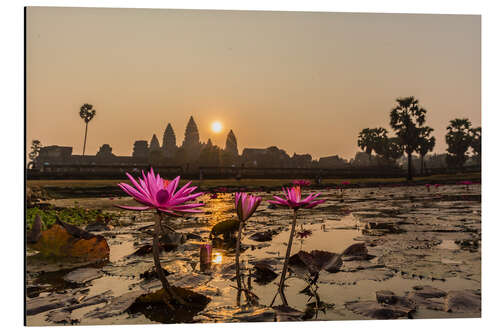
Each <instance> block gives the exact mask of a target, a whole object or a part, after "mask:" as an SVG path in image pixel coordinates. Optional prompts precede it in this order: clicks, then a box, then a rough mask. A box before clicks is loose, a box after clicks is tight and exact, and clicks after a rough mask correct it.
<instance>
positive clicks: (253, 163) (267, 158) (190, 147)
mask: <svg viewBox="0 0 500 333" xmlns="http://www.w3.org/2000/svg"><path fill="white" fill-rule="evenodd" d="M144 164H149V165H156V166H182V167H183V168H186V167H187V168H197V167H199V166H204V167H218V166H226V167H228V166H229V167H231V166H233V167H234V166H237V167H242V166H244V167H267V168H283V167H292V168H310V167H314V166H324V167H337V168H338V167H343V166H347V165H348V162H347V161H346V160H344V159H342V158H340V157H338V156H329V157H324V158H321V159H320V160H319V161H313V160H312V157H311V155H309V154H301V155H300V154H293V156H289V155H288V154H287V152H286V151H284V150H283V149H279V148H278V147H275V146H271V147H268V148H245V149H243V151H242V153H241V155H240V154H239V151H238V141H237V139H236V135H235V134H234V132H233V130H230V131H229V133H228V134H227V138H226V144H225V147H224V148H221V147H218V146H216V145H214V144H213V143H212V141H211V140H210V139H208V140H207V141H206V142H201V141H200V135H199V132H198V126H197V125H196V122H195V121H194V119H193V117H192V116H191V117H190V118H189V121H188V123H187V126H186V130H185V131H184V140H183V141H182V144H181V145H180V146H178V145H177V138H176V135H175V132H174V129H173V127H172V125H171V124H170V123H169V124H167V127H166V128H165V131H164V132H163V137H162V141H161V145H160V141H159V140H158V137H157V136H156V134H153V136H152V138H151V140H150V141H149V143H148V141H146V140H138V141H135V142H134V146H133V149H132V155H131V156H117V155H115V154H113V149H112V147H111V146H110V145H109V144H103V145H102V146H101V147H100V148H99V151H98V152H97V154H96V155H86V156H82V155H75V154H73V147H62V146H47V147H42V148H41V149H40V153H39V155H38V158H37V159H36V161H35V163H34V167H35V168H39V169H43V168H44V166H54V165H109V166H112V165H116V166H119V165H129V166H130V165H144Z"/></svg>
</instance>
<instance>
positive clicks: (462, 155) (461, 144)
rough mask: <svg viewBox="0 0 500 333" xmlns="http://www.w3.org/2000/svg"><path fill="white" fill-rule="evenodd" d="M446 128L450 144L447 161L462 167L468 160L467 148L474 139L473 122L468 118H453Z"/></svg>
mask: <svg viewBox="0 0 500 333" xmlns="http://www.w3.org/2000/svg"><path fill="white" fill-rule="evenodd" d="M446 129H447V130H448V133H446V136H445V139H446V143H447V144H448V149H447V151H448V154H447V155H446V163H447V164H448V165H449V166H453V167H459V168H461V167H462V166H463V165H464V163H465V161H467V157H468V156H467V150H469V148H470V147H471V143H472V141H473V135H472V133H471V130H472V129H471V122H470V121H469V119H467V118H462V119H458V118H457V119H453V120H450V125H448V127H446Z"/></svg>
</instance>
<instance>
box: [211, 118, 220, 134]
mask: <svg viewBox="0 0 500 333" xmlns="http://www.w3.org/2000/svg"><path fill="white" fill-rule="evenodd" d="M212 131H213V132H215V133H219V132H220V131H222V124H221V123H220V122H219V121H214V122H213V123H212Z"/></svg>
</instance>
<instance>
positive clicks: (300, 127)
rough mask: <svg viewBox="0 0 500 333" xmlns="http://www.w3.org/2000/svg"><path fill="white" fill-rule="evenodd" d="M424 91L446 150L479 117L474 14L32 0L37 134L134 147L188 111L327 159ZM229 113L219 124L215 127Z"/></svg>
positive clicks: (206, 122) (31, 92)
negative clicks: (451, 132) (91, 113)
mask: <svg viewBox="0 0 500 333" xmlns="http://www.w3.org/2000/svg"><path fill="white" fill-rule="evenodd" d="M405 96H415V97H417V98H418V99H419V101H420V104H421V106H422V107H424V108H425V109H427V111H428V113H427V125H428V126H431V127H433V128H434V129H435V131H434V135H435V136H436V148H435V152H437V153H443V152H445V150H446V143H445V140H444V136H445V132H446V126H447V125H448V123H449V121H450V120H451V119H454V118H469V119H470V120H471V121H472V124H473V126H480V124H481V18H480V16H478V15H417V14H371V13H370V14H356V13H311V12H266V11H262V12H258V11H214V10H212V11H201V10H198V11H196V10H167V9H110V8H106V9H105V8H62V7H61V8H57V7H29V8H28V9H27V13H26V127H27V132H26V135H27V144H28V146H29V145H30V143H31V140H34V139H38V140H40V141H41V143H42V145H44V146H49V145H61V146H72V147H73V153H74V154H81V153H82V149H83V138H84V133H85V123H84V122H83V120H82V119H81V118H80V117H79V110H80V106H81V105H82V104H84V103H90V104H92V105H93V106H94V108H95V110H96V111H97V114H96V116H95V118H94V119H93V120H92V121H91V122H90V123H89V128H88V138H87V146H86V154H95V153H96V152H97V151H98V149H99V147H100V146H101V145H103V144H105V143H107V144H109V145H111V147H112V148H113V153H114V154H116V155H131V153H132V147H133V143H134V141H136V140H148V142H149V141H150V140H151V137H152V135H153V134H156V135H157V136H158V139H159V140H160V143H161V140H162V136H163V132H164V130H165V128H166V126H167V124H168V123H171V124H172V126H173V128H174V131H175V134H176V137H177V144H178V145H180V144H181V143H182V140H183V138H184V131H185V128H186V125H187V122H188V119H189V117H190V116H193V117H194V119H195V121H196V123H197V125H198V129H199V132H200V138H201V141H203V142H205V141H207V140H208V139H209V138H210V139H211V140H212V142H213V143H214V144H217V145H219V146H221V147H224V145H225V141H226V135H227V133H228V132H229V130H230V129H232V130H233V132H234V133H235V135H236V138H237V140H238V148H239V150H240V153H241V151H242V149H243V148H266V147H269V146H278V147H279V148H282V149H284V150H286V151H287V153H288V154H290V155H293V153H297V154H304V153H310V154H311V155H312V156H313V158H315V159H317V158H319V157H323V156H330V155H340V156H342V157H344V158H352V157H353V156H354V155H355V153H356V152H357V151H359V150H360V149H359V148H358V147H357V136H358V133H359V132H360V131H361V130H362V129H363V128H366V127H379V126H382V127H385V128H387V129H390V125H389V112H390V110H391V108H393V107H394V105H395V100H396V98H398V97H405ZM215 121H219V122H220V123H221V124H222V127H223V128H222V131H221V132H220V133H215V132H213V131H212V130H211V126H212V123H213V122H215Z"/></svg>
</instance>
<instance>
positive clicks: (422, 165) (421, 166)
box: [420, 155, 424, 176]
mask: <svg viewBox="0 0 500 333" xmlns="http://www.w3.org/2000/svg"><path fill="white" fill-rule="evenodd" d="M420 175H421V176H423V175H424V155H420Z"/></svg>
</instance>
